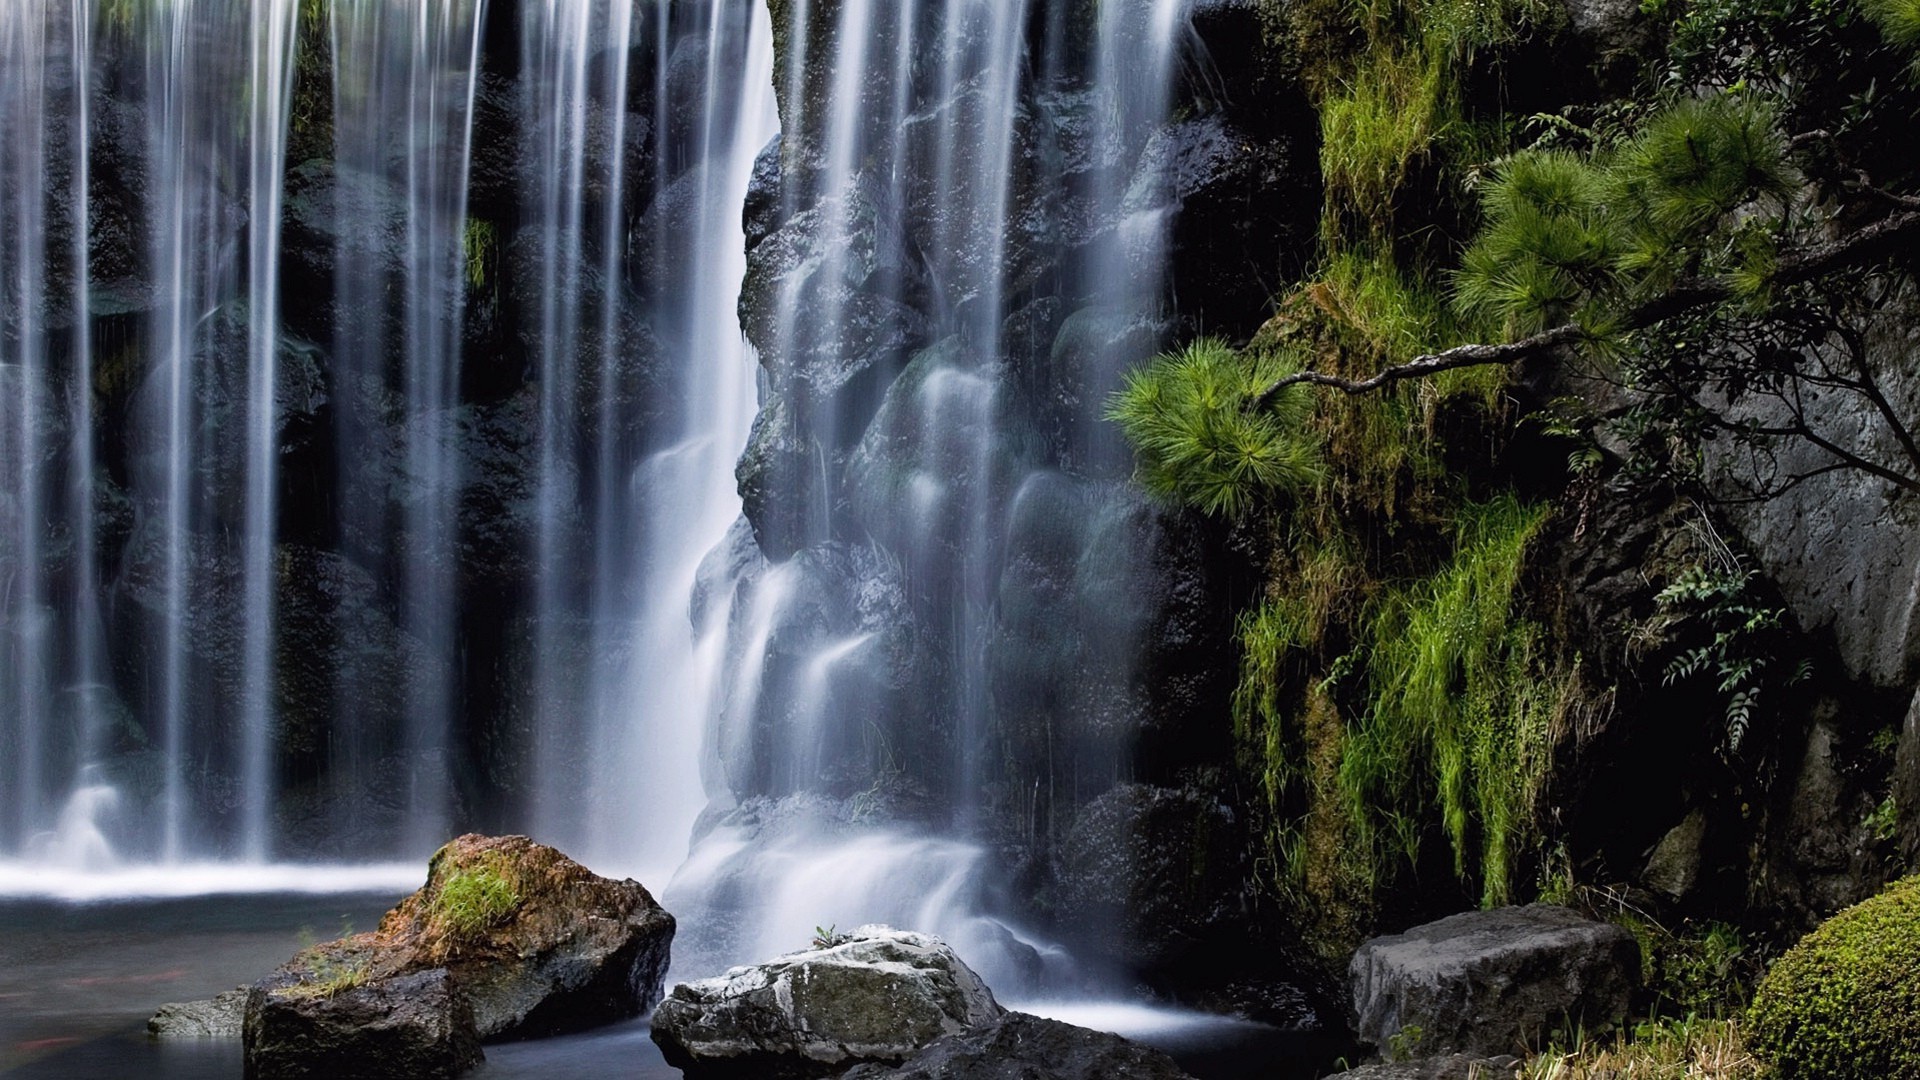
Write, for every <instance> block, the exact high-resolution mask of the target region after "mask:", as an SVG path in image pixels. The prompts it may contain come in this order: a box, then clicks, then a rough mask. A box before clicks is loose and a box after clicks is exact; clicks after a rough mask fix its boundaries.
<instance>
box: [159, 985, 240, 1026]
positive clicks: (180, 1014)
mask: <svg viewBox="0 0 1920 1080" xmlns="http://www.w3.org/2000/svg"><path fill="white" fill-rule="evenodd" d="M246 1018H247V988H246V987H244V986H242V987H240V988H239V989H236V990H229V991H227V992H226V993H224V994H217V995H215V996H214V997H212V998H210V999H208V1000H206V1001H175V1002H169V1003H167V1004H165V1005H162V1006H160V1008H159V1011H157V1012H155V1013H154V1014H153V1016H152V1017H150V1018H149V1019H148V1020H147V1034H148V1035H151V1036H153V1037H154V1038H156V1039H237V1038H239V1037H240V1029H241V1027H242V1026H243V1025H244V1024H245V1022H246Z"/></svg>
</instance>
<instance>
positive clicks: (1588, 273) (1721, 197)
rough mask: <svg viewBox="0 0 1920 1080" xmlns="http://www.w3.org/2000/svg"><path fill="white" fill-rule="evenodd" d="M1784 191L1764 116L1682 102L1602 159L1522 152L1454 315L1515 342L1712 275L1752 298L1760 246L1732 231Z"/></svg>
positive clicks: (1724, 102)
mask: <svg viewBox="0 0 1920 1080" xmlns="http://www.w3.org/2000/svg"><path fill="white" fill-rule="evenodd" d="M1793 183H1794V177H1793V173H1792V170H1791V169H1790V168H1789V167H1788V166H1787V164H1786V160H1785V144H1784V141H1783V140H1782V139H1781V138H1780V136H1779V134H1778V131H1777V126H1776V123H1775V119H1774V115H1773V113H1772V111H1771V110H1770V109H1768V108H1767V107H1765V106H1764V105H1762V104H1759V103H1757V102H1755V101H1753V100H1751V99H1748V98H1744V97H1736V96H1727V95H1723V96H1719V97H1713V98H1707V99H1692V100H1687V101H1683V102H1680V103H1679V104H1676V105H1674V106H1673V107H1671V108H1669V109H1667V110H1665V111H1663V112H1661V113H1660V114H1658V115H1656V116H1655V117H1654V118H1653V119H1651V120H1650V121H1648V122H1647V123H1646V124H1645V125H1644V126H1643V127H1642V128H1641V130H1640V131H1639V133H1638V134H1637V135H1635V136H1634V137H1633V138H1631V139H1630V140H1628V141H1627V142H1626V143H1625V145H1623V146H1621V147H1620V148H1618V149H1617V150H1615V151H1612V152H1609V153H1604V154H1601V153H1596V154H1592V155H1586V156H1582V155H1576V154H1573V153H1569V152H1566V151H1559V150H1530V151H1524V152H1522V153H1520V154H1518V155H1515V156H1514V157H1513V158H1512V159H1510V160H1509V161H1508V162H1507V163H1506V164H1505V165H1504V167H1502V168H1501V169H1500V170H1499V171H1498V173H1497V174H1496V175H1495V176H1494V177H1493V178H1492V180H1491V181H1490V182H1489V183H1487V184H1486V185H1485V188H1484V192H1483V196H1482V200H1481V209H1482V211H1483V213H1484V215H1485V224H1484V226H1483V227H1482V229H1481V231H1480V233H1479V235H1478V236H1477V237H1476V238H1475V239H1474V242H1473V244H1472V246H1471V247H1470V248H1469V249H1468V250H1467V253H1466V255H1465V256H1464V257H1463V259H1462V265H1461V268H1460V271H1459V273H1458V274H1457V275H1456V277H1455V301H1456V303H1457V304H1458V306H1459V307H1460V309H1461V311H1462V314H1463V315H1464V316H1466V317H1468V318H1470V319H1473V320H1476V321H1479V322H1482V323H1484V324H1488V325H1492V326H1496V327H1498V328H1500V330H1501V332H1503V333H1505V334H1507V335H1509V336H1514V337H1519V336H1525V335H1527V334H1532V333H1536V332H1538V331H1540V330H1544V329H1546V328H1548V327H1551V326H1558V325H1562V324H1565V323H1568V322H1580V323H1581V324H1582V325H1587V326H1590V327H1592V328H1594V329H1596V330H1599V329H1601V328H1603V327H1604V326H1605V325H1606V324H1607V322H1608V320H1609V319H1610V318H1611V317H1612V316H1614V315H1616V314H1618V313H1619V311H1620V310H1621V309H1622V308H1624V307H1625V306H1627V305H1629V304H1631V303H1633V302H1636V301H1639V300H1643V299H1646V298H1648V297H1649V296H1651V295H1652V294H1654V293H1656V292H1658V291H1660V290H1662V289H1665V288H1667V287H1669V286H1671V285H1672V284H1673V283H1674V281H1675V280H1677V279H1678V278H1680V277H1682V276H1686V275H1692V274H1702V273H1708V274H1710V273H1722V274H1727V275H1730V276H1735V277H1736V280H1739V281H1741V282H1742V291H1743V292H1748V293H1757V292H1760V291H1763V289H1764V285H1765V280H1766V276H1767V273H1768V271H1769V270H1770V269H1771V256H1772V247H1771V246H1770V245H1769V244H1767V243H1766V242H1765V234H1764V232H1761V231H1756V230H1755V229H1754V228H1753V227H1752V226H1751V225H1749V224H1746V223H1740V222H1735V221H1734V220H1733V217H1734V215H1735V212H1736V211H1738V210H1740V209H1742V208H1743V207H1747V206H1750V205H1754V204H1756V203H1759V202H1771V203H1772V204H1774V205H1776V206H1777V205H1779V204H1780V203H1781V202H1782V201H1783V200H1784V198H1785V197H1786V194H1787V193H1788V192H1789V191H1790V190H1791V188H1792V185H1793Z"/></svg>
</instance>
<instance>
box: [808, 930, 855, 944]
mask: <svg viewBox="0 0 1920 1080" xmlns="http://www.w3.org/2000/svg"><path fill="white" fill-rule="evenodd" d="M852 940H853V935H852V934H842V933H838V932H837V931H836V929H835V928H834V927H832V926H816V927H814V928H813V947H814V948H816V949H831V948H835V947H836V946H840V945H845V944H846V943H847V942H849V941H852Z"/></svg>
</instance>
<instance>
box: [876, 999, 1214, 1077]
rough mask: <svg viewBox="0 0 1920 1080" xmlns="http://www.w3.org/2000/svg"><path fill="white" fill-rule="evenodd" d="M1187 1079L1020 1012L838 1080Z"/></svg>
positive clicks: (1116, 1044)
mask: <svg viewBox="0 0 1920 1080" xmlns="http://www.w3.org/2000/svg"><path fill="white" fill-rule="evenodd" d="M1113 1077H1127V1078H1128V1080H1191V1078H1190V1077H1188V1075H1187V1074H1186V1073H1185V1072H1183V1071H1182V1070H1181V1068H1180V1066H1178V1065H1176V1064H1174V1061H1173V1059H1172V1058H1170V1057H1168V1056H1167V1055H1165V1054H1163V1053H1161V1052H1160V1051H1158V1050H1154V1049H1152V1048H1150V1047H1146V1046H1141V1045H1140V1044H1138V1043H1135V1042H1129V1041H1128V1040H1126V1039H1123V1038H1121V1037H1120V1036H1118V1035H1114V1034H1110V1033H1108V1032H1105V1031H1093V1030H1090V1029H1088V1028H1083V1027H1075V1026H1073V1025H1072V1024H1063V1023H1061V1022H1060V1021H1058V1020H1046V1019H1042V1018H1041V1017H1038V1016H1028V1015H1027V1014H1026V1013H1008V1014H1007V1015H1006V1016H1005V1017H1004V1018H1002V1019H1001V1020H1000V1021H999V1022H998V1023H996V1024H992V1025H990V1026H988V1027H983V1028H979V1029H977V1030H974V1031H967V1032H962V1033H960V1034H958V1035H950V1036H948V1037H946V1038H944V1039H941V1040H940V1041H939V1042H936V1043H934V1044H933V1045H931V1046H929V1047H927V1048H926V1049H925V1050H922V1051H921V1052H920V1053H919V1054H918V1055H916V1056H914V1057H913V1058H911V1059H909V1060H908V1061H907V1062H906V1063H905V1064H903V1065H901V1066H900V1067H898V1068H889V1067H887V1066H884V1065H861V1066H859V1067H857V1068H855V1069H852V1070H851V1071H849V1072H848V1073H847V1074H846V1075H845V1076H844V1077H843V1078H842V1080H1111V1078H1113Z"/></svg>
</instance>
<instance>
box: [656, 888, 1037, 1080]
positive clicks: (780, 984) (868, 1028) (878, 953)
mask: <svg viewBox="0 0 1920 1080" xmlns="http://www.w3.org/2000/svg"><path fill="white" fill-rule="evenodd" d="M1005 1012H1006V1010H1004V1009H1002V1008H1001V1007H1000V1005H999V1003H998V1002H996V1001H994V999H993V994H992V992H991V991H989V990H988V989H987V986H986V984H985V983H983V982H981V981H980V977H979V976H978V975H975V974H974V973H973V971H972V970H971V969H970V968H968V967H967V966H966V965H965V964H964V963H961V961H960V958H959V957H958V956H956V955H954V952H953V950H952V949H950V948H948V947H947V946H946V945H945V944H943V943H942V942H940V941H939V940H938V939H936V938H932V937H928V936H926V935H924V934H915V933H909V932H906V931H901V930H894V929H890V928H888V927H884V926H866V927H861V928H860V929H859V930H856V931H854V932H853V933H852V934H851V935H849V936H848V937H847V938H845V939H844V940H841V941H839V942H837V943H835V944H833V945H831V946H829V947H826V948H816V949H811V950H808V951H806V952H799V953H791V954H789V955H786V956H781V957H778V958H776V959H774V960H771V961H768V962H767V963H764V964H759V965H755V966H752V967H738V968H734V969H732V970H731V971H728V972H727V973H726V974H725V975H722V976H719V977H717V978H712V979H704V980H701V981H700V982H695V983H685V984H682V985H680V986H676V987H674V988H673V990H672V992H671V993H669V994H668V995H667V999H666V1000H665V1001H663V1002H661V1003H660V1007H659V1008H658V1009H656V1010H655V1011H654V1014H653V1040H654V1042H656V1043H659V1044H660V1049H661V1051H662V1052H663V1053H665V1055H666V1058H667V1062H668V1064H671V1065H673V1066H675V1067H676V1068H679V1069H681V1070H682V1071H684V1072H685V1073H686V1075H687V1076H688V1077H690V1078H693V1080H704V1078H721V1080H727V1078H740V1080H747V1078H755V1080H801V1078H814V1077H829V1076H839V1075H840V1074H842V1073H844V1072H845V1071H846V1070H847V1069H849V1068H851V1067H853V1066H856V1065H862V1064H869V1063H873V1064H885V1065H895V1066H897V1065H900V1064H902V1063H904V1062H906V1061H907V1060H908V1059H910V1058H912V1057H914V1056H915V1055H916V1054H918V1053H919V1052H920V1051H922V1050H924V1049H925V1048H927V1047H928V1046H930V1045H932V1044H933V1043H935V1042H937V1041H939V1040H940V1039H942V1038H946V1037H948V1036H952V1035H958V1034H961V1033H963V1032H968V1031H971V1030H973V1029H977V1028H980V1027H982V1026H985V1025H988V1024H991V1023H993V1022H995V1021H997V1020H999V1019H1000V1018H1001V1017H1002V1016H1004V1015H1005Z"/></svg>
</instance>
